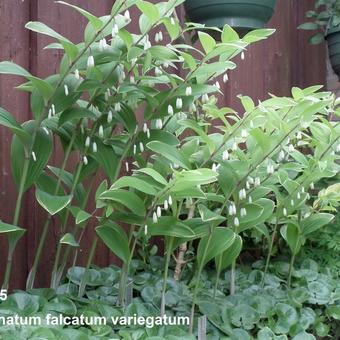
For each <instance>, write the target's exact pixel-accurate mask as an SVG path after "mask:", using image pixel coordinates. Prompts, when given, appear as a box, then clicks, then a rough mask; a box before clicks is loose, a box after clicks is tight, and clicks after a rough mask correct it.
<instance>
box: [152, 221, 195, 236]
mask: <svg viewBox="0 0 340 340" xmlns="http://www.w3.org/2000/svg"><path fill="white" fill-rule="evenodd" d="M147 233H148V235H149V236H173V237H180V238H185V239H193V238H194V237H195V233H194V232H193V231H192V229H191V228H190V227H188V226H187V225H186V224H185V223H183V222H181V221H179V220H177V219H176V218H174V217H172V216H162V217H160V218H159V219H158V221H157V223H153V222H152V220H151V219H149V220H148V229H147Z"/></svg>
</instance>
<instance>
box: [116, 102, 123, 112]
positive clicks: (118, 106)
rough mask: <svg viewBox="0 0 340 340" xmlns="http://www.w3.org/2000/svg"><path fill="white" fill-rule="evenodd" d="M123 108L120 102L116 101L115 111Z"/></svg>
mask: <svg viewBox="0 0 340 340" xmlns="http://www.w3.org/2000/svg"><path fill="white" fill-rule="evenodd" d="M121 109H122V107H121V105H120V103H119V102H118V103H115V111H116V112H120V111H121Z"/></svg>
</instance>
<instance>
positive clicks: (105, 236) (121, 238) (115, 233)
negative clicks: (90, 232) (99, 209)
mask: <svg viewBox="0 0 340 340" xmlns="http://www.w3.org/2000/svg"><path fill="white" fill-rule="evenodd" d="M96 233H97V235H98V236H99V237H100V238H101V239H102V241H103V242H104V243H105V244H106V246H107V247H108V248H109V249H110V250H111V251H112V253H113V254H115V255H117V256H118V257H119V258H120V259H121V260H122V261H123V262H128V261H129V258H130V248H129V240H128V238H127V236H126V233H125V231H124V230H123V229H122V228H121V227H119V226H118V225H116V224H114V223H112V222H111V223H109V222H107V223H105V224H103V225H100V226H99V227H97V228H96Z"/></svg>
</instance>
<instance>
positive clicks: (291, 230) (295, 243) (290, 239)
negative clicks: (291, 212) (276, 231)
mask: <svg viewBox="0 0 340 340" xmlns="http://www.w3.org/2000/svg"><path fill="white" fill-rule="evenodd" d="M280 232H281V235H282V237H283V238H284V239H285V241H286V242H287V244H288V246H289V248H290V250H291V252H292V254H294V255H296V254H297V253H298V252H299V250H300V248H301V241H300V230H299V228H298V226H297V225H296V224H294V223H288V224H287V225H286V226H283V227H282V228H281V229H280Z"/></svg>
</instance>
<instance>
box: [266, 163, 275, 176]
mask: <svg viewBox="0 0 340 340" xmlns="http://www.w3.org/2000/svg"><path fill="white" fill-rule="evenodd" d="M274 171H275V169H274V165H273V164H268V165H267V174H268V175H272V174H273V173H274Z"/></svg>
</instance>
